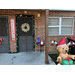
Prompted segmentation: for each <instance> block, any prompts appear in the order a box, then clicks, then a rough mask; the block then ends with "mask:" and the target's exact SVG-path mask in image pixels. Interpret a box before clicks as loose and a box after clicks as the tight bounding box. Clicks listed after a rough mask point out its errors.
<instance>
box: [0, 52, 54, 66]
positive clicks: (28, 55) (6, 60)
mask: <svg viewBox="0 0 75 75" xmlns="http://www.w3.org/2000/svg"><path fill="white" fill-rule="evenodd" d="M0 65H47V64H45V52H20V53H14V54H9V53H2V54H0ZM48 65H55V63H54V62H53V61H52V59H51V58H50V57H49V64H48Z"/></svg>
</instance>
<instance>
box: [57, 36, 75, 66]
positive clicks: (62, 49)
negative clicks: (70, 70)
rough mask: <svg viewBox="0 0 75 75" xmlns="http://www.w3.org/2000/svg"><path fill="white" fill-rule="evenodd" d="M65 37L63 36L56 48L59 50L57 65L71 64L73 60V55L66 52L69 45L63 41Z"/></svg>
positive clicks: (74, 56)
mask: <svg viewBox="0 0 75 75" xmlns="http://www.w3.org/2000/svg"><path fill="white" fill-rule="evenodd" d="M65 39H66V37H64V38H63V39H62V40H61V41H60V42H59V44H58V46H57V50H58V52H59V56H58V57H57V60H58V61H59V63H58V64H57V65H73V60H72V59H75V55H70V54H68V51H69V45H70V44H71V43H70V42H69V43H68V44H66V43H65Z"/></svg>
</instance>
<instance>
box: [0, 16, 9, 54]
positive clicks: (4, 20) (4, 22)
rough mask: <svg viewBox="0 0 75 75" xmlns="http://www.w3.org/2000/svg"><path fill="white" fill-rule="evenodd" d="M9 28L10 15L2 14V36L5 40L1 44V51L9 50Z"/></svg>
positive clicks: (0, 34) (0, 19)
mask: <svg viewBox="0 0 75 75" xmlns="http://www.w3.org/2000/svg"><path fill="white" fill-rule="evenodd" d="M8 28H9V26H8V17H5V16H0V38H1V39H2V40H3V41H2V44H0V53H8V52H9V38H8V36H9V35H8V33H9V31H8Z"/></svg>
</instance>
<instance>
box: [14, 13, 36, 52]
mask: <svg viewBox="0 0 75 75" xmlns="http://www.w3.org/2000/svg"><path fill="white" fill-rule="evenodd" d="M20 15H22V14H18V15H15V18H16V32H17V25H18V23H17V18H18V16H20ZM22 16H27V17H33V29H32V32H33V50H35V30H34V28H35V20H34V15H24V14H23V15H22ZM16 37H17V40H16V42H17V48H16V50H17V52H19V47H18V35H16Z"/></svg>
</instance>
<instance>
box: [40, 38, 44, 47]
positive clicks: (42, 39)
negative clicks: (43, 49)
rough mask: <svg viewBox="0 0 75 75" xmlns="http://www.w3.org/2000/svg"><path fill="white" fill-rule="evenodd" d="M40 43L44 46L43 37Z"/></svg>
mask: <svg viewBox="0 0 75 75" xmlns="http://www.w3.org/2000/svg"><path fill="white" fill-rule="evenodd" d="M40 45H41V46H44V42H43V38H41V42H40Z"/></svg>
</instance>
